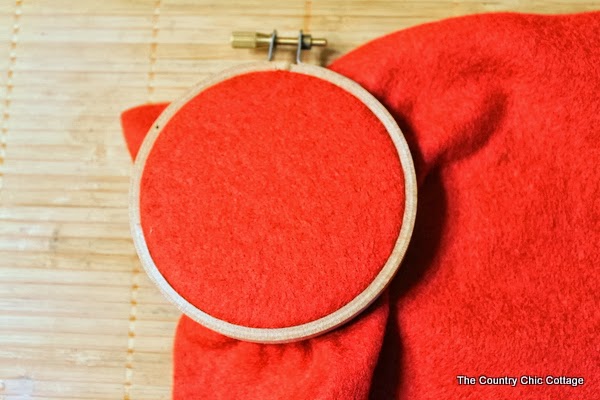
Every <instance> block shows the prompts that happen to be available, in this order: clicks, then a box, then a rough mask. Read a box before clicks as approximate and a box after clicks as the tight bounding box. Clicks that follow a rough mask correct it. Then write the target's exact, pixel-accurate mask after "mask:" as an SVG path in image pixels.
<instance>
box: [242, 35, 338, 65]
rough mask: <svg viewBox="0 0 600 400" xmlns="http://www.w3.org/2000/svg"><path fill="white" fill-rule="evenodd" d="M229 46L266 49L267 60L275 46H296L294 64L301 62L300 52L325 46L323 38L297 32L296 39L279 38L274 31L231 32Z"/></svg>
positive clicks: (270, 57)
mask: <svg viewBox="0 0 600 400" xmlns="http://www.w3.org/2000/svg"><path fill="white" fill-rule="evenodd" d="M231 46H232V47H233V48H235V49H258V48H265V47H267V48H268V50H269V52H268V54H267V60H269V61H271V60H272V59H273V54H274V53H275V48H276V47H277V46H296V63H297V64H300V63H301V62H302V59H301V54H302V50H310V49H311V48H312V47H313V46H319V47H322V46H327V40H326V39H324V38H313V37H312V35H309V34H305V33H303V32H302V31H300V32H299V34H298V36H297V37H295V38H294V37H280V36H277V31H276V30H274V31H273V32H271V33H270V34H268V33H259V32H233V33H232V34H231Z"/></svg>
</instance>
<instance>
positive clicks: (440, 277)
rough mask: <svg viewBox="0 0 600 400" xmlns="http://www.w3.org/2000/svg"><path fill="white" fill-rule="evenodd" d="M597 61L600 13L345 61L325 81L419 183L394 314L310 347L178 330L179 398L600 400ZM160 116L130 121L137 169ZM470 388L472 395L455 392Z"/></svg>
mask: <svg viewBox="0 0 600 400" xmlns="http://www.w3.org/2000/svg"><path fill="white" fill-rule="evenodd" d="M599 45H600V13H587V14H578V15H567V16H536V15H519V14H490V15H479V16H469V17H462V18H456V19H451V20H446V21H441V22H437V23H432V24H426V25H422V26H419V27H415V28H412V29H408V30H405V31H401V32H397V33H394V34H392V35H389V36H386V37H383V38H381V39H377V40H375V41H373V42H371V43H369V44H367V45H365V46H363V47H361V48H359V49H357V50H355V51H353V52H351V53H350V54H348V55H346V56H344V57H342V58H340V59H339V60H337V61H336V62H335V63H334V64H333V65H332V66H331V68H332V69H333V70H335V71H337V72H339V73H341V74H343V75H346V76H348V77H349V78H351V79H353V80H355V81H356V82H358V83H360V84H361V85H362V86H363V87H365V88H366V89H367V90H369V91H370V92H371V93H373V94H374V95H375V96H376V97H378V98H379V99H380V101H382V103H383V104H384V105H385V106H386V107H387V108H388V110H390V112H391V113H392V114H393V115H394V117H395V118H396V119H397V121H398V123H399V125H400V126H401V128H402V129H403V131H404V134H405V136H406V137H407V140H408V142H409V145H410V147H411V151H412V154H413V157H414V159H415V164H416V168H417V174H418V178H419V184H420V187H419V190H420V192H419V209H418V215H417V221H416V225H415V233H414V235H413V238H412V242H411V245H410V248H409V251H408V254H407V256H406V259H405V262H404V264H403V266H402V268H401V270H400V272H399V274H398V276H397V277H396V279H395V280H394V282H393V284H392V286H391V287H390V290H389V320H387V321H386V316H387V314H388V297H386V298H383V299H381V300H380V301H378V303H377V305H376V306H374V307H372V308H371V309H370V311H369V312H366V313H364V314H363V315H361V316H360V317H359V318H357V319H356V320H354V321H353V322H352V323H350V324H348V325H346V326H344V327H343V328H341V329H338V330H336V331H333V332H331V333H328V334H326V335H323V336H320V337H318V338H314V339H311V340H310V341H307V342H301V343H294V344H287V345H257V344H250V343H242V342H239V341H235V340H231V339H227V338H224V337H222V336H220V335H216V334H214V333H211V332H208V331H206V330H205V329H204V328H202V327H200V326H199V325H197V324H195V323H194V322H192V321H190V320H189V319H187V318H185V317H183V318H182V320H181V322H180V324H179V327H178V330H177V334H176V341H175V351H174V358H175V374H174V391H173V393H174V398H175V399H184V398H185V399H193V398H198V399H200V398H262V399H269V398H270V399H278V398H293V399H359V398H365V397H367V393H370V396H371V398H374V399H388V398H398V399H445V398H462V399H481V398H519V399H532V400H534V399H540V398H561V399H581V398H586V399H593V398H596V397H597V396H598V393H600V385H599V383H598V380H597V377H598V376H600V345H599V343H600V341H599V340H598V331H599V330H600V310H599V308H598V304H599V303H600V295H599V294H598V287H600V277H599V275H598V272H597V265H598V263H599V261H600V254H599V251H598V243H599V242H600V211H599V210H600V203H599V200H598V199H599V198H600V186H599V182H600V176H599V175H600V172H599V170H598V168H597V165H599V164H600V147H599V146H600V145H599V142H600V140H599V139H600V133H599V131H598V126H600V112H599V111H600V106H599V101H598V93H599V90H600V73H599V72H600V70H599V67H598V65H600V53H599V52H598V51H597V49H598V47H599ZM160 107H164V106H160V105H159V106H143V107H141V108H138V109H137V110H136V111H135V112H132V111H129V112H127V113H125V114H124V115H123V127H124V130H125V135H126V138H127V140H128V143H129V148H130V150H131V151H132V154H133V155H135V152H136V151H137V148H138V147H139V142H140V138H141V137H143V135H144V134H145V132H146V131H147V128H149V126H150V125H151V123H152V121H153V120H154V118H155V117H156V116H157V114H158V112H159V111H160V110H159V109H160ZM384 331H385V338H384V339H383V344H382V335H383V333H384ZM376 360H377V361H376ZM463 375H464V376H468V377H474V378H475V379H476V381H477V383H476V384H475V385H465V384H459V378H457V377H458V376H463ZM522 377H525V378H527V377H532V378H537V377H539V378H542V380H543V384H540V385H524V384H522V382H521V379H523V378H522ZM548 377H550V378H548ZM554 377H556V378H558V380H557V381H556V382H558V383H560V382H561V381H562V382H566V381H567V380H566V378H573V377H575V378H578V377H581V378H583V379H584V384H583V385H579V386H577V387H573V385H568V384H554V383H553V382H554V380H553V379H552V378H554ZM561 377H563V378H561ZM487 378H516V379H517V380H518V381H519V382H518V383H517V385H516V386H514V387H512V386H510V385H502V384H498V385H488V384H482V383H481V382H484V383H485V382H486V379H487ZM548 379H549V381H548ZM561 379H562V380H561ZM525 380H527V379H525ZM533 381H535V382H538V381H537V380H535V379H534V380H533ZM497 382H500V380H498V381H497ZM548 382H550V383H552V384H548Z"/></svg>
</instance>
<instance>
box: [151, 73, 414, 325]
mask: <svg viewBox="0 0 600 400" xmlns="http://www.w3.org/2000/svg"><path fill="white" fill-rule="evenodd" d="M224 116H225V117H224ZM140 185H141V189H140V215H141V224H142V228H143V231H144V236H145V239H146V243H147V245H148V249H149V251H150V254H151V255H152V258H153V260H154V262H155V264H156V266H157V268H158V269H159V271H160V272H161V274H162V275H163V276H164V277H165V279H166V280H167V281H168V282H169V283H170V285H171V286H172V287H173V288H174V289H175V290H176V291H177V292H178V293H179V294H180V295H181V296H183V298H185V299H186V300H188V301H189V302H190V303H192V304H193V305H194V306H196V307H198V308H199V309H200V310H202V311H204V312H206V313H208V314H210V315H212V316H214V317H216V318H219V319H222V320H224V321H227V322H230V323H234V324H239V325H243V326H250V327H256V328H282V327H288V326H293V325H300V324H304V323H308V322H311V321H314V320H317V319H319V318H322V317H325V316H326V315H329V314H331V313H333V312H335V311H336V310H338V309H340V308H341V307H343V306H344V305H345V304H347V303H349V302H350V301H351V300H352V299H354V298H355V297H356V296H358V295H359V294H360V293H361V292H363V291H364V290H365V289H366V288H367V286H368V285H369V284H370V283H371V282H372V281H373V279H375V276H376V275H377V274H378V273H379V272H380V271H381V268H382V267H383V265H384V264H385V263H386V261H387V259H388V258H389V256H390V254H391V252H392V249H393V248H394V244H395V243H396V240H397V239H398V234H399V231H400V227H401V225H402V217H403V212H404V180H403V171H402V167H401V165H400V160H399V158H398V153H397V150H396V148H395V147H394V144H393V142H392V140H391V138H390V137H389V134H388V133H387V131H386V129H385V127H384V126H383V124H382V123H381V122H380V121H379V120H378V119H377V117H376V116H375V115H374V114H373V113H372V112H371V111H370V110H369V109H368V108H367V106H366V105H365V104H363V103H362V102H361V101H360V100H358V99H357V98H356V97H354V96H353V95H351V94H350V93H348V92H346V91H345V90H343V89H341V88H340V87H338V86H336V85H334V84H332V83H329V82H327V81H325V80H322V79H319V78H315V77H312V76H308V75H304V74H299V73H295V72H289V71H265V72H254V73H249V74H244V75H243V76H237V77H234V78H230V79H228V80H226V81H224V82H221V83H219V84H217V85H214V86H211V87H210V88H208V89H206V90H204V91H202V92H201V93H200V94H198V95H197V96H196V97H194V98H193V99H192V100H190V101H189V102H188V103H186V104H185V106H184V107H183V108H181V109H180V110H179V111H178V112H177V113H176V114H175V115H174V116H173V117H172V118H171V119H170V120H169V122H168V123H167V124H166V126H165V127H164V128H163V129H162V130H161V133H160V135H159V136H158V138H157V139H156V141H155V143H154V145H153V147H152V150H151V152H150V154H149V155H148V158H147V160H146V163H145V166H144V172H143V175H142V179H141V183H140Z"/></svg>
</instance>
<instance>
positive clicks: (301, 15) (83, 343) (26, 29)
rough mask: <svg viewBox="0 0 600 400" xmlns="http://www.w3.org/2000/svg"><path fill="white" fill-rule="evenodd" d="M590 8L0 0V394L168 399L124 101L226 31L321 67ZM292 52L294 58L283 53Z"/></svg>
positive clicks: (200, 66)
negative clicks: (417, 36) (324, 45)
mask: <svg viewBox="0 0 600 400" xmlns="http://www.w3.org/2000/svg"><path fill="white" fill-rule="evenodd" d="M599 8H600V1H567V0H564V1H525V0H523V1H519V0H503V1H501V0H497V1H475V0H470V1H462V2H461V1H451V0H430V1H416V0H415V1H392V0H389V1H385V0H379V1H341V0H319V1H310V0H308V1H285V2H284V1H275V0H270V1H257V0H255V1H246V2H239V3H237V2H227V1H219V2H217V1H215V2H206V1H193V0H164V1H160V0H159V1H139V0H127V1H126V0H103V1H93V2H92V1H68V0H35V1H33V0H31V1H29V0H16V1H13V0H2V1H1V2H0V399H4V400H9V399H10V400H17V399H168V398H169V397H170V385H171V367H172V366H171V345H172V338H173V333H174V328H175V324H176V321H177V318H178V312H177V310H176V309H175V307H173V306H171V305H170V303H168V302H167V301H166V300H164V299H163V298H162V297H161V295H160V294H159V293H158V291H157V290H156V289H155V288H154V287H153V286H152V285H151V284H150V282H149V280H148V279H147V278H146V277H145V275H144V274H143V272H142V271H141V269H140V264H139V262H138V261H137V257H136V254H135V251H134V248H133V244H132V241H131V239H130V234H129V226H128V218H127V200H128V178H129V173H130V164H131V163H130V159H129V156H128V154H127V152H126V150H125V146H124V143H123V140H122V137H121V132H120V127H119V120H118V118H119V113H120V111H121V110H123V109H125V108H127V107H130V106H133V105H136V104H140V103H144V102H148V101H161V100H165V101H166V100H171V99H173V98H175V97H176V96H178V95H179V94H181V93H182V92H183V91H184V90H185V89H186V88H187V87H188V86H190V85H191V84H193V83H195V82H197V81H199V80H201V79H203V78H205V77H207V76H208V75H209V74H211V73H214V72H217V71H219V70H221V69H223V68H225V67H229V66H232V65H235V64H239V63H243V62H247V61H249V60H262V59H264V57H265V55H264V54H259V53H252V52H248V51H244V50H231V49H230V48H229V47H228V37H229V33H230V32H231V31H232V30H255V29H259V30H264V31H270V30H272V29H273V28H276V29H278V30H279V31H280V32H282V33H286V32H289V33H294V32H295V31H297V30H298V29H299V28H303V29H304V30H306V31H310V32H313V33H315V34H319V35H322V36H325V37H326V38H327V39H329V42H330V48H328V49H326V50H324V51H322V52H320V53H314V54H311V55H308V56H306V58H305V61H307V62H312V63H322V64H326V63H328V62H330V61H331V60H332V59H334V58H336V57H338V56H339V55H340V54H343V53H345V52H347V51H349V50H350V49H352V48H354V47H356V46H357V45H359V44H361V43H364V42H365V41H367V40H369V39H372V38H375V37H377V36H380V35H383V34H385V33H388V32H391V31H394V30H398V29H402V28H405V27H408V26H412V25H416V24H419V23H423V22H426V21H431V20H436V19H441V18H444V17H449V16H456V15H462V14H470V13H476V12H489V11H500V10H513V11H524V12H541V13H559V12H561V13H562V12H569V13H570V12H577V11H584V10H592V9H599ZM288 56H289V57H290V59H291V57H292V56H291V54H289V55H285V56H284V58H285V57H288Z"/></svg>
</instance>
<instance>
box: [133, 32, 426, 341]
mask: <svg viewBox="0 0 600 400" xmlns="http://www.w3.org/2000/svg"><path fill="white" fill-rule="evenodd" d="M300 40H302V33H301V34H300V37H299V43H301V42H300ZM271 46H272V45H271ZM300 49H301V47H300V46H298V53H297V60H299V54H300ZM270 52H271V51H270ZM261 71H290V72H293V73H299V74H305V75H309V76H313V77H316V78H319V79H323V80H325V81H328V82H330V83H332V84H334V85H336V86H338V87H340V88H341V89H343V90H345V91H347V92H348V93H350V94H352V95H353V96H354V97H356V98H357V99H358V100H360V101H361V102H363V103H364V104H365V105H366V106H367V108H368V109H369V110H370V111H371V112H372V113H373V114H374V115H375V116H376V117H377V118H378V119H379V121H380V122H381V123H382V124H383V126H384V127H385V129H386V130H387V132H388V134H389V136H390V138H391V139H392V141H393V144H394V146H395V148H396V151H397V153H398V157H399V160H400V164H401V167H402V170H403V174H404V191H405V204H404V214H403V217H402V226H401V229H400V232H399V235H398V238H397V240H396V243H395V245H394V248H393V250H392V252H391V254H390V256H389V258H388V259H387V261H386V263H385V264H384V265H383V267H382V268H381V270H380V272H379V273H378V274H377V275H376V277H375V279H373V281H372V282H371V283H370V284H369V285H368V286H367V287H366V289H365V290H363V291H362V292H361V293H360V294H358V295H357V296H356V297H355V298H354V299H352V300H351V301H350V302H348V303H347V304H345V305H344V306H343V307H341V308H339V309H337V310H335V311H334V312H332V313H330V314H328V315H326V316H324V317H321V318H319V319H316V320H313V321H310V322H308V323H304V324H301V325H295V326H289V327H284V328H255V327H248V326H243V325H237V324H233V323H231V322H228V321H224V320H221V319H218V318H216V317H214V316H212V315H210V314H208V313H206V312H204V311H202V310H200V309H199V308H197V307H196V306H194V305H193V304H191V303H190V302H189V301H187V300H186V299H185V298H184V297H183V296H182V295H181V294H179V293H178V292H177V291H176V290H175V289H174V288H173V287H172V286H171V285H170V284H169V283H168V282H167V280H166V279H165V277H164V276H163V275H162V274H161V272H160V271H159V269H158V267H157V266H156V264H155V263H154V260H153V259H152V256H151V254H150V250H149V249H148V245H147V243H146V240H145V237H144V232H143V229H142V225H141V213H140V207H139V204H140V183H141V178H142V174H143V171H144V166H145V163H146V160H147V158H148V156H149V154H150V152H151V150H152V147H153V145H154V142H155V141H156V139H157V137H158V136H159V135H160V133H161V130H162V128H163V127H165V126H166V124H167V123H168V122H169V120H170V119H171V118H172V117H173V116H174V115H175V114H176V113H177V112H178V111H179V110H180V109H181V108H182V107H183V106H184V105H185V104H186V103H187V102H188V101H190V100H191V99H193V98H194V97H196V96H197V95H198V94H199V93H200V92H202V91H204V90H205V89H207V88H209V87H211V86H213V85H216V84H218V83H220V82H223V81H226V80H228V79H230V78H233V77H237V76H240V75H244V74H247V73H251V72H261ZM416 206H417V184H416V177H415V171H414V165H413V161H412V157H411V154H410V151H409V148H408V145H407V143H406V140H405V139H404V136H403V134H402V132H401V130H400V128H399V127H398V125H397V124H396V122H395V121H394V119H393V117H392V116H391V115H390V113H389V112H388V111H387V110H386V109H385V107H384V106H383V105H382V104H381V103H379V101H377V100H376V99H375V98H374V97H373V96H372V95H371V94H370V93H369V92H367V91H366V90H365V89H364V88H362V87H361V86H360V85H358V84H357V83H356V82H353V81H352V80H350V79H348V78H346V77H344V76H342V75H339V74H337V73H335V72H333V71H331V70H328V69H325V68H322V67H317V66H313V65H307V64H301V63H297V64H290V63H288V62H272V61H267V62H258V63H252V64H247V65H241V66H237V67H233V68H230V69H227V70H225V71H223V72H221V73H219V74H216V75H214V76H213V77H211V78H209V79H207V80H205V81H203V82H200V83H199V84H197V85H196V86H194V87H193V88H192V89H190V90H189V91H188V92H187V94H185V95H184V96H183V97H181V98H179V99H178V100H176V101H175V102H173V103H171V104H170V105H169V106H168V107H167V108H166V109H165V110H164V111H163V113H162V114H161V115H160V116H159V117H158V119H157V120H156V121H155V122H154V124H153V125H152V128H151V129H150V130H149V132H148V134H147V135H146V137H145V139H144V141H143V143H142V146H141V147H140V150H139V153H138V155H137V158H136V160H135V163H134V165H133V170H132V176H131V185H130V197H129V218H130V225H131V232H132V236H133V241H134V245H135V248H136V251H137V253H138V255H139V258H140V261H141V263H142V266H143V267H144V269H145V271H146V273H147V274H148V276H149V277H150V279H151V280H152V281H153V282H154V284H156V286H157V287H158V288H159V289H160V291H161V292H162V293H163V295H165V297H167V298H168V299H169V300H170V301H171V302H172V303H174V304H175V305H176V306H177V308H179V310H181V312H183V313H184V314H186V315H187V316H188V317H190V318H192V319H193V320H194V321H196V322H198V323H199V324H201V325H203V326H205V327H207V328H209V329H211V330H213V331H216V332H219V333H221V334H223V335H225V336H229V337H232V338H235V339H240V340H245V341H250V342H258V343H286V342H292V341H297V340H302V339H308V338H311V337H315V336H317V335H320V334H323V333H325V332H328V331H330V330H332V329H334V328H336V327H338V326H340V325H342V324H344V323H346V322H348V321H349V320H351V319H352V318H354V317H355V316H356V315H358V314H360V313H361V312H362V311H363V310H365V309H366V308H367V307H368V306H369V305H370V304H372V303H373V302H374V301H375V300H376V299H377V297H378V296H379V295H380V294H381V293H382V292H383V291H384V290H385V288H386V287H387V285H388V284H389V283H390V281H391V280H392V278H393V277H394V275H395V273H396V272H397V270H398V268H399V266H400V263H401V262H402V259H403V257H404V255H405V253H406V249H407V247H408V243H409V241H410V237H411V235H412V231H413V227H414V221H415V216H416V208H417V207H416Z"/></svg>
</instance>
